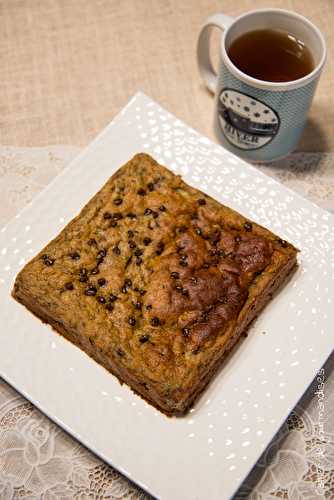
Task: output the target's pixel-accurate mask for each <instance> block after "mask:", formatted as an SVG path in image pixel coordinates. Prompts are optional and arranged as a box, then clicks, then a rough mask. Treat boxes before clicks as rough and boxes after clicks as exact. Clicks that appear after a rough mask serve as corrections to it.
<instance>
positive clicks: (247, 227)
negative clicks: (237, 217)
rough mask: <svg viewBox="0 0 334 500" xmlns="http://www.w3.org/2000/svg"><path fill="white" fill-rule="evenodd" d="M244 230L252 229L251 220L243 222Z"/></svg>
mask: <svg viewBox="0 0 334 500" xmlns="http://www.w3.org/2000/svg"><path fill="white" fill-rule="evenodd" d="M244 229H245V231H248V232H249V231H251V230H252V229H253V224H252V223H251V222H245V224H244Z"/></svg>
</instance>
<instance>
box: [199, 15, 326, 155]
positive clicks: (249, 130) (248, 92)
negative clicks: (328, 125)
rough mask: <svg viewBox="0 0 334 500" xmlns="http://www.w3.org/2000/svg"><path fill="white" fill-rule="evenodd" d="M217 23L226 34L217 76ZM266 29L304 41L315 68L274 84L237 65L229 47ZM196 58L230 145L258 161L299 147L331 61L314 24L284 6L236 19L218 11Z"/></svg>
mask: <svg viewBox="0 0 334 500" xmlns="http://www.w3.org/2000/svg"><path fill="white" fill-rule="evenodd" d="M215 27H216V28H219V29H221V30H222V31H223V32H224V33H223V37H222V43H221V50H220V65H219V71H218V75H217V74H216V73H215V71H214V69H213V66H212V62H211V59H210V55H209V52H210V51H209V49H210V37H211V33H212V30H213V28H215ZM263 28H266V29H273V30H279V31H284V32H286V33H290V34H293V35H294V36H295V37H296V39H297V40H303V42H304V43H305V45H306V46H307V47H308V49H309V50H310V51H311V54H312V56H313V61H314V68H313V70H312V71H311V72H310V73H308V74H307V75H306V76H304V77H302V78H299V79H298V80H293V81H289V82H269V81H264V80H258V79H256V78H253V77H251V76H249V75H247V74H246V73H243V72H242V71H241V70H240V69H238V68H237V67H236V66H235V65H234V64H233V62H232V61H231V59H230V58H229V55H228V50H229V47H230V46H231V44H232V43H233V42H234V41H235V40H236V39H237V38H238V37H240V36H241V35H243V34H244V33H247V32H249V31H253V30H258V29H263ZM197 59H198V66H199V70H200V73H201V75H202V77H203V80H204V82H205V83H206V85H207V87H208V88H209V90H210V91H211V92H213V93H214V94H215V112H214V130H215V133H216V136H217V138H218V139H219V141H220V142H221V143H222V144H223V146H225V148H227V149H229V150H230V151H232V152H233V153H235V154H236V155H238V156H241V157H244V158H247V159H249V160H254V161H270V160H274V159H278V158H281V157H283V156H286V155H287V154H288V153H290V152H291V151H293V150H294V149H295V148H296V146H297V143H298V140H299V138H300V136H301V134H302V131H303V129H304V126H305V122H306V116H307V112H308V110H309V108H310V105H311V102H312V98H313V95H314V92H315V89H316V86H317V83H318V80H319V77H320V74H321V71H322V69H323V66H324V63H325V60H326V44H325V41H324V38H323V36H322V34H321V32H320V31H319V29H318V28H317V27H316V26H314V24H312V23H311V22H310V21H309V20H307V19H306V18H305V17H303V16H301V15H299V14H297V13H294V12H289V11H286V10H282V9H263V10H255V11H251V12H249V13H247V14H243V15H241V16H239V17H237V18H236V19H233V18H231V17H228V16H226V15H224V14H215V15H213V16H211V17H210V18H209V19H208V20H207V21H206V23H205V24H204V26H203V27H202V29H201V32H200V35H199V39H198V46H197Z"/></svg>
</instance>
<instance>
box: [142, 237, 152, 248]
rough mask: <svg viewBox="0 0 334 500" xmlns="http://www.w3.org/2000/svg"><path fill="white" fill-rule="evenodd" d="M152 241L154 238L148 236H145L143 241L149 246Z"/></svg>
mask: <svg viewBox="0 0 334 500" xmlns="http://www.w3.org/2000/svg"><path fill="white" fill-rule="evenodd" d="M151 241H152V240H151V238H147V237H145V238H144V239H143V243H144V245H145V246H146V247H147V245H149V244H150V243H151Z"/></svg>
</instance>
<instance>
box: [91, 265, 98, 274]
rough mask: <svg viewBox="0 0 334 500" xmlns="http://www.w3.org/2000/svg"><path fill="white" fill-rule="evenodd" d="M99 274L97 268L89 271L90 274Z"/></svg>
mask: <svg viewBox="0 0 334 500" xmlns="http://www.w3.org/2000/svg"><path fill="white" fill-rule="evenodd" d="M99 272H100V270H99V268H98V267H94V269H92V270H91V272H90V274H93V275H95V274H99Z"/></svg>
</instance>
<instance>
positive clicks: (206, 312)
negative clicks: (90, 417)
mask: <svg viewBox="0 0 334 500" xmlns="http://www.w3.org/2000/svg"><path fill="white" fill-rule="evenodd" d="M295 252H296V251H295V249H294V248H293V247H292V246H291V245H290V244H288V243H286V242H285V241H283V240H281V239H279V238H277V237H276V236H275V235H273V234H272V233H271V232H269V231H267V230H266V229H264V228H262V227H261V226H258V225H256V224H254V223H252V222H250V221H249V220H248V219H246V218H244V217H243V216H241V215H240V214H238V213H236V212H234V211H233V210H231V209H229V208H227V207H225V206H223V205H221V204H219V203H218V202H216V201H215V200H213V199H211V198H210V197H208V196H206V195H204V194H202V193H200V192H199V191H198V190H196V189H193V188H191V187H189V186H188V185H187V184H185V183H184V182H183V181H182V180H181V178H180V177H179V176H176V175H174V174H173V173H172V172H170V171H169V170H167V169H165V168H164V167H161V166H160V165H158V164H157V163H156V162H155V161H154V160H153V159H152V158H150V157H149V156H148V155H145V154H139V155H136V156H135V157H134V158H133V159H132V160H131V161H130V162H129V163H128V164H126V165H125V166H124V167H122V168H121V169H120V170H119V171H118V172H117V173H116V174H115V175H114V176H113V177H112V178H111V179H110V180H109V181H108V182H107V184H106V185H105V186H104V187H103V188H102V190H101V191H100V192H99V193H98V194H97V195H96V196H95V197H94V198H93V199H92V200H91V201H90V202H89V203H88V204H87V205H86V206H85V208H84V209H83V210H82V212H81V213H80V215H79V216H78V217H77V218H76V219H74V220H73V221H72V222H71V223H70V224H69V225H68V226H67V227H66V228H65V229H64V230H63V231H62V233H61V234H60V235H59V236H58V237H57V238H56V239H55V240H53V241H52V242H51V243H50V244H49V245H48V246H47V247H46V248H45V249H44V250H43V252H41V253H40V254H39V255H38V256H37V257H36V258H35V259H33V261H32V262H31V263H30V264H28V266H27V267H26V268H25V269H24V270H23V272H22V274H21V283H20V278H19V279H18V286H21V287H23V288H26V289H27V291H28V292H29V294H30V295H31V294H32V295H33V296H35V297H36V300H38V301H40V302H41V301H42V302H43V301H44V305H45V306H47V307H49V309H50V307H51V308H52V310H53V311H54V317H55V318H57V317H58V318H59V321H63V322H64V323H65V324H66V325H70V327H71V328H73V330H75V331H80V332H83V335H86V336H87V337H88V338H89V341H90V342H91V343H93V344H94V345H96V346H97V348H98V349H101V350H103V351H104V352H109V353H110V355H112V356H114V355H115V356H118V357H119V359H120V362H122V363H124V364H126V365H127V366H128V367H129V368H131V369H132V370H134V371H137V372H138V373H140V372H142V373H145V375H146V376H149V377H151V378H152V380H161V379H164V380H167V379H168V383H172V380H173V379H175V380H176V379H177V380H180V377H181V378H182V377H183V378H184V377H186V376H187V373H189V370H190V371H191V369H192V368H193V367H194V366H197V367H200V365H201V363H202V362H203V360H204V359H205V355H206V352H207V351H208V349H210V346H212V348H213V349H214V345H215V342H216V339H217V337H219V338H220V339H221V338H222V337H224V335H225V333H226V332H227V330H228V329H230V328H231V326H233V325H234V324H235V323H236V321H237V318H238V315H239V313H240V311H241V310H242V307H243V305H244V304H245V302H246V300H247V299H248V298H249V296H250V294H251V293H253V292H252V290H253V288H254V286H255V285H256V282H257V280H258V279H259V277H260V276H261V274H263V273H266V272H271V269H272V266H273V265H274V263H275V262H277V260H279V259H286V258H287V257H288V256H289V255H292V254H295ZM42 305H43V304H42ZM221 346H222V344H221V343H220V348H221ZM166 373H168V377H167V379H166ZM166 384H167V382H166Z"/></svg>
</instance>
